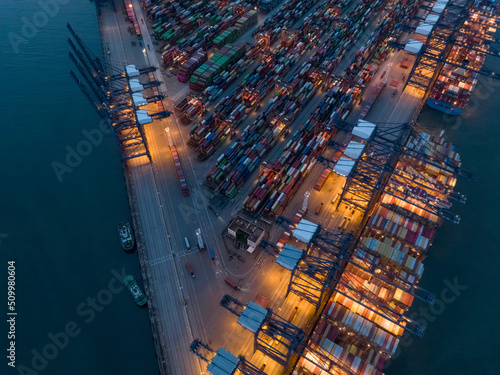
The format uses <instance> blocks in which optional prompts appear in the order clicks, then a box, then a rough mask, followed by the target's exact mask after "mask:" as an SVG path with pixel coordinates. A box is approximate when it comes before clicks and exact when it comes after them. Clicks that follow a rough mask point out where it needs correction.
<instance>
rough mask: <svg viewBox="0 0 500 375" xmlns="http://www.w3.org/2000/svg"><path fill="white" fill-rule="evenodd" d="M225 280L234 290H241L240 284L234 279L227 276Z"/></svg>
mask: <svg viewBox="0 0 500 375" xmlns="http://www.w3.org/2000/svg"><path fill="white" fill-rule="evenodd" d="M224 281H225V282H226V284H227V285H229V286H230V287H231V288H233V289H234V290H240V289H241V288H240V286H239V285H238V284H236V283H235V282H234V281H233V280H231V279H230V278H229V277H226V278H225V279H224Z"/></svg>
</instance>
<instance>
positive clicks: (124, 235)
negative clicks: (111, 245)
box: [118, 222, 135, 251]
mask: <svg viewBox="0 0 500 375" xmlns="http://www.w3.org/2000/svg"><path fill="white" fill-rule="evenodd" d="M118 234H119V235H120V243H121V245H122V247H123V250H125V251H129V250H132V249H133V248H134V244H135V240H134V233H133V232H132V227H131V226H130V223H129V222H122V223H120V224H118Z"/></svg>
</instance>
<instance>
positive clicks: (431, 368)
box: [0, 0, 500, 375]
mask: <svg viewBox="0 0 500 375" xmlns="http://www.w3.org/2000/svg"><path fill="white" fill-rule="evenodd" d="M48 3H50V4H58V5H57V6H53V7H52V8H51V7H48V6H46V5H41V4H48ZM1 4H2V12H0V36H1V38H0V58H1V61H2V64H1V69H0V77H1V83H2V86H1V87H2V100H1V101H0V113H1V114H2V121H1V128H2V136H1V137H0V144H1V150H2V159H1V160H2V163H1V170H2V183H1V185H0V186H1V187H0V189H1V190H0V202H1V204H0V210H1V214H0V261H1V263H0V267H2V269H3V270H2V271H0V275H1V279H0V290H2V292H1V293H0V295H1V296H2V297H1V298H2V299H1V300H0V304H1V306H2V307H1V309H0V311H1V312H2V314H3V317H5V316H6V300H7V295H6V280H7V266H8V264H7V261H9V260H14V261H15V270H16V312H17V313H18V315H17V316H16V325H15V329H16V332H15V333H16V335H15V336H16V337H15V352H16V358H15V364H16V366H17V367H16V368H15V369H14V368H12V367H9V366H8V364H7V363H8V359H7V358H5V355H3V356H2V361H1V362H0V374H48V375H66V374H72V375H84V374H93V375H111V374H120V375H129V374H130V375H138V374H141V375H150V374H151V375H152V374H158V364H157V359H156V356H155V348H154V342H153V338H152V334H151V328H150V324H149V316H148V311H147V309H140V308H139V307H138V306H136V305H135V303H134V301H133V299H132V297H131V296H130V295H129V294H128V292H127V290H126V289H124V288H123V286H122V285H121V284H120V281H121V278H122V277H123V275H124V274H132V275H134V276H136V278H137V279H138V280H139V282H140V284H141V285H142V280H141V275H140V269H139V264H138V258H137V254H136V253H133V254H126V253H125V252H124V251H123V250H122V249H121V247H120V244H119V240H118V235H117V229H116V225H117V223H118V222H120V221H123V220H129V219H130V212H129V207H128V200H127V194H126V190H125V182H124V179H123V173H122V168H121V163H120V159H119V150H118V146H117V144H116V141H115V139H114V137H113V136H112V135H111V134H109V132H107V131H106V128H104V127H101V126H100V124H99V117H98V116H97V114H96V113H95V111H94V109H93V108H92V107H91V105H90V103H89V101H88V100H87V99H86V97H85V96H84V95H83V94H82V92H81V91H80V89H79V88H78V86H77V85H76V84H75V82H73V80H72V79H71V77H70V76H69V74H68V72H69V69H70V68H72V66H71V62H70V60H69V58H68V51H69V47H68V43H67V37H68V35H69V33H68V31H67V29H66V23H67V22H70V23H71V24H72V25H73V27H74V29H75V30H76V31H77V32H78V33H79V34H80V35H81V36H82V37H83V39H84V41H85V42H86V43H87V45H88V46H89V47H90V48H91V49H92V50H93V51H95V52H98V53H100V51H101V46H100V39H99V34H98V29H97V20H96V12H95V5H94V3H92V2H88V1H86V0H76V1H67V0H64V1H62V0H60V1H59V2H56V1H47V2H45V1H43V0H42V1H41V2H39V1H35V0H21V1H16V2H8V1H2V2H1ZM37 25H38V26H37ZM495 65H496V66H495V67H496V69H497V71H499V70H500V64H495ZM492 66H493V65H492ZM480 82H481V84H480V85H479V86H478V90H477V93H476V96H475V97H474V98H473V100H472V101H471V104H470V106H469V108H468V109H467V110H466V111H465V113H464V116H463V117H462V118H451V117H449V116H445V115H443V114H441V113H439V112H436V111H434V110H430V109H425V110H424V112H423V113H422V115H421V116H420V119H419V123H420V125H421V126H422V127H423V128H427V129H429V130H430V131H439V130H440V129H445V131H446V134H447V137H448V140H449V141H451V142H452V143H454V144H455V145H456V146H457V148H458V149H459V151H460V153H461V156H462V161H463V167H464V168H465V169H467V170H468V171H470V172H472V173H474V174H475V175H476V176H477V177H478V180H477V181H467V180H465V179H459V181H458V184H457V187H456V190H457V191H460V192H462V193H463V194H466V195H467V197H468V200H467V203H466V204H465V205H462V204H459V203H455V204H454V206H453V210H455V211H456V213H458V214H459V215H460V216H461V218H462V220H461V223H460V224H458V225H455V224H451V223H444V225H443V227H442V228H441V229H440V230H439V232H438V235H437V238H436V240H435V241H434V244H433V246H432V248H431V250H430V252H429V257H428V259H427V261H426V263H425V272H424V276H423V279H422V282H421V285H422V286H423V287H424V288H426V289H428V290H430V291H433V292H434V293H435V294H436V296H437V301H436V304H435V305H434V306H433V307H432V308H430V307H426V306H424V305H420V304H418V303H415V306H414V307H413V308H412V310H411V314H410V315H411V316H413V318H414V319H416V320H419V321H422V322H424V323H425V324H426V326H427V331H426V334H425V336H424V338H422V339H419V338H412V337H408V338H406V337H405V338H404V339H403V340H402V341H401V344H400V349H401V351H398V353H397V355H396V356H395V357H394V358H393V359H392V360H391V361H390V366H389V367H388V368H387V369H385V370H384V371H385V372H386V373H387V374H389V375H397V374H405V375H421V374H426V375H465V374H497V373H498V369H499V368H500V361H499V359H498V355H497V353H496V349H497V347H498V332H500V323H499V319H498V317H497V315H496V312H497V311H498V302H497V301H496V298H495V296H496V295H497V290H496V287H497V286H498V285H500V276H499V274H500V273H499V272H498V267H497V264H498V263H500V253H499V252H498V251H497V250H498V245H497V244H498V243H499V242H500V239H499V238H498V236H499V235H498V233H499V230H498V228H499V227H500V219H499V217H500V216H499V214H498V212H499V211H500V199H499V196H500V194H499V190H500V175H499V173H498V172H497V166H498V165H499V163H500V154H499V150H498V147H497V142H498V139H500V126H499V125H500V124H499V120H498V107H499V105H500V81H499V82H496V81H492V82H489V81H487V80H485V79H482V80H481V81H480ZM5 320H6V319H2V321H3V323H2V332H5V333H6V332H7V329H8V325H7V323H6V321H5ZM6 336H7V335H6V334H3V335H2V338H1V339H0V342H1V343H2V347H1V349H2V352H3V353H5V352H6V351H7V350H6V349H8V345H9V341H10V340H8V339H7V337H6ZM30 371H31V372H30ZM176 375H177V374H176ZM186 375H188V374H186Z"/></svg>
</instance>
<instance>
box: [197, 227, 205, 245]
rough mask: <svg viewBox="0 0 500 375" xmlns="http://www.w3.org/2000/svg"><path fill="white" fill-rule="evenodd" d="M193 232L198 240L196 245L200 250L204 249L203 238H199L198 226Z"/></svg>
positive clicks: (199, 230)
mask: <svg viewBox="0 0 500 375" xmlns="http://www.w3.org/2000/svg"><path fill="white" fill-rule="evenodd" d="M195 234H196V240H197V241H198V247H199V248H200V250H203V249H205V244H204V243H203V238H201V229H200V228H198V229H196V231H195Z"/></svg>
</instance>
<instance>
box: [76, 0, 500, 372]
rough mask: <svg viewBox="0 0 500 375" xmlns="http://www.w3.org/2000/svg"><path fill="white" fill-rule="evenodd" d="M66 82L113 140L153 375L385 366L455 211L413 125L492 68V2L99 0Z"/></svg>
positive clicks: (450, 182)
mask: <svg viewBox="0 0 500 375" xmlns="http://www.w3.org/2000/svg"><path fill="white" fill-rule="evenodd" d="M96 6H97V16H98V21H99V28H100V33H101V40H102V47H103V50H102V55H103V56H104V57H103V58H98V57H96V55H94V53H93V51H90V50H89V49H88V48H87V47H86V45H85V42H84V40H83V39H82V38H81V37H80V36H79V34H78V33H79V31H80V30H73V28H72V27H71V26H70V25H68V30H69V39H68V41H69V50H70V53H69V55H70V58H71V60H72V61H73V62H74V66H75V69H74V70H72V71H71V72H70V74H71V76H72V77H73V79H74V80H75V82H76V83H77V84H78V85H79V86H80V87H81V89H82V91H83V92H84V93H85V95H86V96H87V97H88V99H89V100H90V102H91V103H92V105H93V106H94V107H95V108H96V110H97V111H98V113H99V114H100V115H101V116H102V119H103V121H105V122H106V123H107V124H109V126H110V127H112V129H113V130H114V133H115V135H116V139H117V142H118V144H119V147H120V152H121V155H122V161H123V171H124V174H125V180H126V184H127V189H128V193H129V201H130V207H131V212H132V219H133V227H134V232H135V237H136V239H137V252H138V255H139V259H140V264H141V269H142V276H143V277H142V283H141V282H140V284H141V286H144V290H145V293H146V296H147V301H148V302H147V304H148V311H149V316H150V320H151V327H152V330H153V336H154V340H155V346H156V351H157V352H156V354H157V358H158V361H159V365H160V373H161V374H206V373H207V372H208V373H210V374H217V375H218V374H228V375H229V374H350V375H354V374H382V373H383V371H384V368H385V367H384V366H385V364H386V362H387V361H388V359H389V358H390V357H391V356H392V355H394V353H395V352H396V349H397V347H398V343H399V341H400V339H401V336H402V335H403V333H405V332H406V333H408V334H412V335H415V336H417V337H421V336H422V335H423V334H424V330H425V329H424V326H423V325H422V324H421V323H419V322H417V321H414V320H412V319H411V318H410V317H409V316H408V314H407V312H408V310H409V309H410V307H411V306H412V305H413V303H415V304H433V303H434V300H435V296H434V294H433V293H432V291H427V290H425V289H423V288H421V287H420V286H419V281H420V279H421V277H422V276H423V271H424V263H425V259H426V257H427V253H428V252H429V251H431V245H432V242H433V240H434V237H435V236H436V233H437V230H438V228H439V227H440V225H441V224H442V222H443V221H445V220H447V221H449V222H451V223H455V224H458V223H459V222H460V217H459V216H458V215H457V214H455V213H454V210H453V204H462V203H465V201H466V197H465V196H463V195H462V194H460V193H459V192H457V191H455V185H456V183H457V180H458V179H460V178H466V179H474V176H473V175H472V174H471V173H469V172H467V171H465V170H463V169H462V168H461V160H460V154H459V152H458V151H457V150H456V149H455V147H454V146H453V145H452V144H450V143H449V142H448V141H447V140H446V137H445V136H444V134H442V133H439V132H437V133H432V132H423V131H422V130H421V127H420V125H419V123H418V121H417V118H418V115H419V113H420V111H421V109H422V107H423V106H424V105H428V106H430V107H432V108H434V109H436V110H439V111H442V112H445V113H447V114H448V115H460V114H461V111H462V109H463V108H464V107H465V106H466V105H467V102H468V100H469V98H470V97H471V96H472V95H474V87H475V85H476V84H477V79H478V77H479V76H480V75H486V76H489V77H491V78H495V77H497V76H498V74H496V73H495V72H493V71H491V70H489V69H488V68H487V66H486V65H487V64H486V63H487V61H486V57H487V56H490V55H491V56H498V52H497V51H496V49H495V47H496V43H497V42H498V40H497V39H496V37H495V32H496V29H497V25H498V23H499V19H498V17H497V9H496V4H494V3H491V2H489V1H486V0H484V1H483V0H477V1H471V0H437V1H423V0H405V1H391V0H376V1H370V2H363V1H357V0H331V1H328V0H327V1H322V2H314V1H312V0H301V1H299V0H290V1H281V2H280V1H277V0H257V1H254V0H249V1H240V0H238V1H235V2H228V1H224V0H216V1H204V2H199V1H189V0H187V1H185V2H178V1H149V0H147V1H139V0H108V1H105V0H100V1H96Z"/></svg>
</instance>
